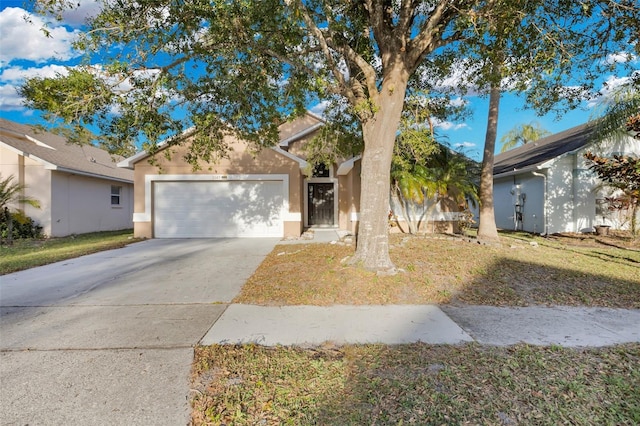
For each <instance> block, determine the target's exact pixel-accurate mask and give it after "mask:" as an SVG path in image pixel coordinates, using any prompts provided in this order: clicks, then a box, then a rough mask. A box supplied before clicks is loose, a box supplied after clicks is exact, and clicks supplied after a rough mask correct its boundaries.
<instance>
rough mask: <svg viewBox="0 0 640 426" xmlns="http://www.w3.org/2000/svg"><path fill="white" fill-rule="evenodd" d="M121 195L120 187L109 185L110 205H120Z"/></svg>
mask: <svg viewBox="0 0 640 426" xmlns="http://www.w3.org/2000/svg"><path fill="white" fill-rule="evenodd" d="M121 194H122V187H121V186H116V185H111V205H112V206H119V205H120V196H121Z"/></svg>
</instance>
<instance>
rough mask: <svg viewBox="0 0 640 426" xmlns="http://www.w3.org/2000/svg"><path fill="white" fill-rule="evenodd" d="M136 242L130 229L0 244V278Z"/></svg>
mask: <svg viewBox="0 0 640 426" xmlns="http://www.w3.org/2000/svg"><path fill="white" fill-rule="evenodd" d="M135 241H136V240H135V239H133V230H131V229H125V230H122V231H106V232H92V233H89V234H79V235H71V236H69V237H61V238H46V239H24V240H15V241H14V242H13V245H11V246H7V245H4V244H0V275H4V274H8V273H10V272H16V271H21V270H23V269H29V268H33V267H35V266H42V265H47V264H49V263H54V262H59V261H61V260H66V259H72V258H74V257H79V256H84V255H85V254H91V253H95V252H98V251H103V250H111V249H115V248H120V247H124V246H126V245H127V244H130V243H132V242H135Z"/></svg>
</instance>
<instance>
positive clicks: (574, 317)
mask: <svg viewBox="0 0 640 426" xmlns="http://www.w3.org/2000/svg"><path fill="white" fill-rule="evenodd" d="M326 341H330V342H334V343H336V344H345V343H385V344H402V343H411V342H424V343H430V344H458V343H466V342H473V341H475V342H478V343H480V344H488V345H505V346H506V345H513V344H516V343H529V344H532V345H562V346H567V347H581V346H609V345H615V344H620V343H628V342H640V310H626V309H607V308H582V307H566V306H563V307H541V306H531V307H523V308H501V307H492V306H434V305H384V306H344V305H337V306H329V307H320V306H254V305H240V304H234V305H229V307H228V308H227V309H226V310H225V312H224V313H223V314H222V315H221V316H220V318H219V319H218V320H217V321H216V323H215V324H214V325H213V327H211V329H210V330H209V332H208V333H207V334H206V335H205V336H204V338H203V339H202V340H201V342H200V343H201V344H203V345H210V344H216V343H222V344H236V343H257V344H261V345H266V346H274V345H318V344H321V343H323V342H326Z"/></svg>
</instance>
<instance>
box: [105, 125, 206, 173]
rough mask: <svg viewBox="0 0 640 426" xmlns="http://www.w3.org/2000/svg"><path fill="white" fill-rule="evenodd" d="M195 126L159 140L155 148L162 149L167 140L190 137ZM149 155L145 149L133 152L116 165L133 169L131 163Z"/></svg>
mask: <svg viewBox="0 0 640 426" xmlns="http://www.w3.org/2000/svg"><path fill="white" fill-rule="evenodd" d="M195 129H196V128H195V127H189V128H188V129H185V130H184V131H183V132H182V133H180V134H179V135H176V136H172V137H169V138H167V139H165V140H163V141H161V142H160V143H159V144H157V145H156V148H157V149H158V151H160V149H164V146H165V145H168V144H169V142H170V141H171V140H173V139H175V138H178V137H180V138H188V137H190V136H191V135H190V133H194V131H195ZM149 156H151V154H149V153H148V152H147V151H146V150H143V151H140V152H137V153H135V154H133V155H132V156H131V157H128V158H125V159H124V160H122V161H120V162H119V163H118V164H117V166H118V167H121V168H124V169H133V165H134V164H135V163H137V162H138V161H140V160H142V159H143V158H146V157H149Z"/></svg>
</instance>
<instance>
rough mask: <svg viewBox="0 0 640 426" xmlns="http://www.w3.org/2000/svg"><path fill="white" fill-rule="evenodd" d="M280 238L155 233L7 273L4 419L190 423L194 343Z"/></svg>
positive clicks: (1, 327) (1, 301)
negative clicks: (112, 247) (168, 237)
mask: <svg viewBox="0 0 640 426" xmlns="http://www.w3.org/2000/svg"><path fill="white" fill-rule="evenodd" d="M277 242H278V241H277V239H271V238H269V239H203V240H148V241H144V242H140V243H135V244H131V245H129V246H127V247H125V248H122V249H118V250H111V251H106V252H101V253H96V254H93V255H89V256H84V257H81V258H77V259H73V260H68V261H64V262H60V263H56V264H52V265H48V266H43V267H39V268H34V269H30V270H27V271H23V272H18V273H14V274H9V275H4V276H2V277H0V383H1V388H0V413H2V414H0V423H1V424H3V425H4V424H17V425H18V424H19V425H24V424H30V425H42V424H47V425H51V424H60V425H62V424H64V425H78V424H82V425H90V424H96V425H98V424H100V425H105V424H114V425H115V424H117V425H122V424H127V425H134V424H145V425H149V424H153V425H172V426H173V425H181V424H186V423H187V422H188V418H189V417H188V416H189V406H188V399H187V398H188V392H189V372H190V366H191V362H192V360H193V346H194V345H195V344H196V343H198V342H199V341H200V339H201V338H202V337H203V336H204V335H205V333H206V332H207V331H208V330H209V328H210V327H211V326H212V325H213V323H214V322H215V321H216V320H217V319H218V317H219V316H220V315H221V314H222V313H223V312H224V310H225V309H226V306H227V305H226V304H227V303H228V302H230V301H231V300H232V299H233V297H234V296H235V295H236V294H237V293H238V291H239V290H240V288H241V287H242V285H243V284H244V282H245V281H246V279H247V278H248V277H249V276H251V274H252V273H253V272H254V271H255V269H256V268H257V267H258V265H259V264H260V262H262V260H263V259H264V256H265V255H266V254H268V253H269V252H270V251H271V250H272V249H273V247H274V246H275V244H276V243H277Z"/></svg>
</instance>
